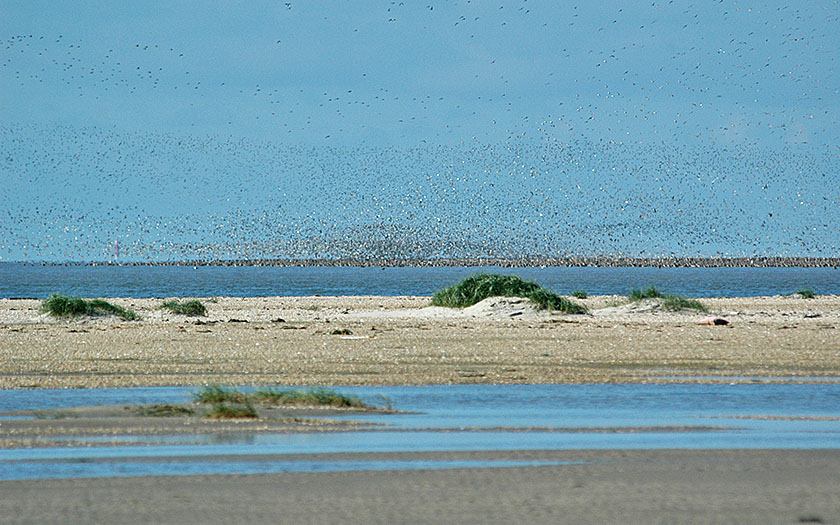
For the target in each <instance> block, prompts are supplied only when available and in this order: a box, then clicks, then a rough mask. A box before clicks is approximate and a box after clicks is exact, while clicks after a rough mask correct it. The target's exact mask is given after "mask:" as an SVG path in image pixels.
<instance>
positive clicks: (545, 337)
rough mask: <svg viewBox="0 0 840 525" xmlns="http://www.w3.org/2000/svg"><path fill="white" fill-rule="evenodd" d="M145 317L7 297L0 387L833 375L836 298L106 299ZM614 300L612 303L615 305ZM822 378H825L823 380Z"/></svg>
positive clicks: (839, 318) (0, 335) (839, 319)
mask: <svg viewBox="0 0 840 525" xmlns="http://www.w3.org/2000/svg"><path fill="white" fill-rule="evenodd" d="M112 301H113V302H114V303H115V304H118V305H120V306H124V307H127V308H133V309H135V310H136V311H137V312H138V313H139V314H140V315H141V316H142V318H143V319H142V320H141V321H137V322H129V321H122V320H120V319H117V318H115V317H112V316H109V317H100V318H93V319H75V320H57V319H53V318H50V317H48V316H46V315H44V314H41V313H40V312H39V306H40V303H39V302H38V301H34V300H10V299H3V300H0V388H90V387H129V386H162V385H207V384H219V385H323V386H329V385H416V384H454V383H491V384H503V383H566V384H569V383H639V382H718V381H723V382H748V381H755V380H761V379H772V380H777V381H814V380H820V378H828V379H827V380H830V381H837V380H838V377H840V296H818V297H817V298H815V299H803V298H799V297H797V296H775V297H754V298H729V299H721V298H708V299H701V301H702V302H703V303H704V304H706V305H707V306H708V308H709V310H710V314H714V315H719V316H721V317H723V318H725V319H727V320H728V321H729V322H730V324H729V325H726V326H706V325H700V324H698V323H699V322H700V321H701V320H702V319H703V318H704V317H705V316H707V315H709V314H704V313H698V312H691V311H683V312H676V313H673V312H664V311H662V310H658V309H651V308H648V307H645V306H644V305H642V307H639V306H638V305H637V306H627V305H622V302H623V301H625V299H624V298H622V297H617V296H601V297H591V298H588V299H586V300H582V301H580V302H582V303H584V304H585V305H586V306H587V307H588V308H589V309H590V311H591V312H592V313H593V315H560V314H556V313H546V312H539V311H534V310H533V309H529V308H528V307H526V306H523V305H521V304H520V305H517V304H507V305H496V306H493V305H490V306H488V307H486V308H484V309H483V310H481V309H480V310H478V311H475V310H473V311H471V312H466V311H461V310H452V309H445V308H430V307H428V304H429V298H428V297H273V298H218V299H202V301H203V302H204V304H205V305H206V306H207V309H208V316H207V317H186V316H181V315H174V314H169V313H167V312H164V311H163V310H160V309H159V306H160V304H161V303H162V302H163V301H162V300H161V299H113V300H112ZM616 305H618V306H616ZM822 380H823V381H824V380H826V379H822Z"/></svg>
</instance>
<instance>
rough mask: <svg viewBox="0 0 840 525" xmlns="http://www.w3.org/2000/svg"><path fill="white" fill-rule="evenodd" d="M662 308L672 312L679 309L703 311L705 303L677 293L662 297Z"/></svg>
mask: <svg viewBox="0 0 840 525" xmlns="http://www.w3.org/2000/svg"><path fill="white" fill-rule="evenodd" d="M662 308H664V309H666V310H671V311H673V312H676V311H679V310H699V311H701V312H705V311H706V310H707V309H706V305H704V304H703V303H701V302H700V301H698V300H696V299H687V298H685V297H680V296H678V295H666V296H665V297H664V298H663V299H662Z"/></svg>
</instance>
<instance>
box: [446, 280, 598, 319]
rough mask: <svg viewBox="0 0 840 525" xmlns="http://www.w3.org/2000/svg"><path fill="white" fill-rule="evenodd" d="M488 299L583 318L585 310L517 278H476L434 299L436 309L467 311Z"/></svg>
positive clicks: (449, 289) (464, 281) (451, 287)
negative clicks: (519, 300) (521, 301)
mask: <svg viewBox="0 0 840 525" xmlns="http://www.w3.org/2000/svg"><path fill="white" fill-rule="evenodd" d="M488 297H526V298H528V299H530V300H531V301H533V302H534V303H535V304H536V305H537V306H538V307H539V308H540V309H543V310H559V311H561V312H564V313H567V314H584V313H586V312H587V310H586V307H584V306H582V305H579V304H577V303H574V302H572V301H570V300H569V299H566V298H565V297H560V296H559V295H557V294H556V293H554V292H552V291H550V290H546V289H545V288H543V287H542V286H540V285H538V284H537V283H534V282H530V281H525V280H523V279H522V278H521V277H517V276H515V275H497V274H476V275H471V276H469V277H467V278H466V279H464V280H463V281H461V282H459V283H458V284H455V285H453V286H450V287H448V288H444V289H443V290H440V291H439V292H437V293H436V294H435V295H434V297H432V305H433V306H446V307H449V308H466V307H467V306H472V305H474V304H476V303H478V302H480V301H483V300H484V299H487V298H488Z"/></svg>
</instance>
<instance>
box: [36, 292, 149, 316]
mask: <svg viewBox="0 0 840 525" xmlns="http://www.w3.org/2000/svg"><path fill="white" fill-rule="evenodd" d="M41 311H42V312H47V313H49V314H50V315H53V316H55V317H75V316H77V315H90V316H93V315H100V314H103V313H107V314H114V315H116V316H117V317H120V318H122V319H125V320H126V321H136V320H137V319H139V318H140V317H139V316H138V315H137V313H136V312H135V311H134V310H126V309H125V308H123V307H121V306H117V305H114V304H111V303H109V302H108V301H106V300H104V299H93V300H91V301H87V300H85V299H82V298H80V297H67V296H66V295H60V294H52V295H50V296H49V297H48V298H46V299H44V301H42V302H41Z"/></svg>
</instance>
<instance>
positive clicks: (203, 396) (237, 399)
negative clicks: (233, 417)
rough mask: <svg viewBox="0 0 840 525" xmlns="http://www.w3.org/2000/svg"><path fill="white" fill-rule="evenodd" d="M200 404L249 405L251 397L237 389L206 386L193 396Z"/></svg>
mask: <svg viewBox="0 0 840 525" xmlns="http://www.w3.org/2000/svg"><path fill="white" fill-rule="evenodd" d="M193 399H195V400H196V402H198V403H247V402H248V401H249V400H250V397H249V396H248V394H246V393H245V392H240V391H239V390H237V389H235V388H225V387H221V386H206V387H204V388H202V389H201V390H199V391H198V392H196V393H194V394H193Z"/></svg>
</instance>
